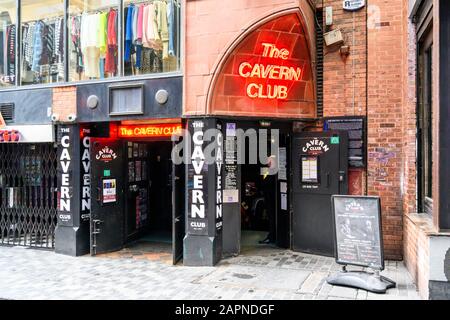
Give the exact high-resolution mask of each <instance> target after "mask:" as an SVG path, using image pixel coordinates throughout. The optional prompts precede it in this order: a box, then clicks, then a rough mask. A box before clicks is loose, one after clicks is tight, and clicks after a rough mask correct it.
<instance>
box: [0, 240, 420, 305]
mask: <svg viewBox="0 0 450 320" xmlns="http://www.w3.org/2000/svg"><path fill="white" fill-rule="evenodd" d="M133 250H134V251H133ZM142 252H145V254H143V253H142ZM151 252H152V251H151V250H148V249H147V248H145V247H142V246H140V247H138V248H137V249H132V248H131V249H130V248H127V249H125V250H123V251H121V252H118V253H113V254H108V255H102V256H101V257H91V256H83V257H78V258H74V257H67V256H62V255H58V254H55V253H54V252H52V251H40V250H24V249H23V248H18V247H0V299H33V300H56V299H87V300H99V299H107V300H110V299H125V300H130V299H191V300H196V299H248V300H252V299H283V300H292V299H295V300H297V299H321V300H325V299H375V300H378V299H419V295H418V293H417V290H416V286H415V285H414V283H413V282H412V277H411V276H410V275H409V273H408V271H407V269H406V268H405V266H404V264H403V263H402V262H396V261H394V262H387V263H386V266H387V267H386V270H385V271H383V272H382V273H381V274H382V275H384V276H386V277H389V278H391V279H392V280H394V281H396V282H397V288H395V289H391V290H389V291H388V293H387V294H385V295H376V294H373V293H367V292H365V291H364V290H356V289H350V288H343V287H334V286H331V285H329V284H328V283H326V281H325V279H326V277H327V276H328V275H329V274H330V273H332V272H335V271H337V270H340V269H341V267H340V266H339V265H337V264H336V263H335V261H334V259H333V258H329V257H321V256H315V255H310V254H304V253H298V252H295V253H294V252H292V251H290V250H283V249H275V248H270V249H267V248H263V247H261V248H256V249H255V250H249V251H246V252H245V253H243V254H242V255H240V256H238V257H231V258H228V259H224V260H223V261H222V262H221V263H220V264H219V265H218V266H216V267H184V266H182V264H179V265H177V266H172V265H171V264H170V259H168V258H167V257H170V254H167V253H164V251H163V250H160V251H159V252H158V253H157V255H155V254H152V253H151ZM358 269H359V270H361V269H362V268H352V270H358ZM249 275H250V277H249ZM220 279H224V280H223V281H220Z"/></svg>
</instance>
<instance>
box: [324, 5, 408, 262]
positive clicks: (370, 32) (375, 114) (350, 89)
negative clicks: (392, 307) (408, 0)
mask: <svg viewBox="0 0 450 320" xmlns="http://www.w3.org/2000/svg"><path fill="white" fill-rule="evenodd" d="M323 5H324V7H327V6H331V7H333V25H332V26H331V27H330V28H329V29H327V30H324V31H325V32H326V31H329V30H332V29H340V30H341V32H342V35H343V38H344V45H348V46H349V47H350V55H349V56H348V57H347V58H344V57H342V56H341V55H340V53H339V47H337V48H336V47H335V48H333V47H331V48H326V49H325V57H324V116H349V115H366V116H367V117H368V170H367V172H362V173H361V175H362V178H366V177H365V176H366V174H367V185H368V190H364V187H365V186H363V188H362V189H363V190H364V191H367V193H368V194H370V195H379V196H380V197H381V203H382V212H383V240H384V245H385V255H386V258H388V259H402V246H403V236H402V233H403V228H402V214H403V205H404V202H403V201H402V197H401V196H400V195H401V194H402V189H401V185H402V180H403V177H402V175H403V174H404V173H405V172H404V171H402V168H403V169H405V168H406V169H407V170H408V173H410V170H411V167H410V166H406V165H404V164H403V163H404V161H410V160H411V159H410V158H409V157H408V158H405V157H404V153H403V146H404V144H407V145H408V146H410V144H411V141H410V140H408V141H403V136H404V134H405V133H406V131H404V125H403V114H404V112H403V111H404V110H403V107H404V104H403V100H404V97H403V92H404V91H403V87H402V83H403V82H402V80H403V74H404V68H405V64H404V50H403V36H404V35H405V32H406V30H405V28H404V26H403V21H404V20H403V18H404V14H403V11H402V10H403V5H404V4H403V1H401V0H395V1H389V2H387V1H384V0H369V1H367V5H366V8H365V9H363V10H359V11H357V12H346V11H344V10H343V9H342V1H339V0H325V1H324V3H323ZM413 117H414V115H410V118H409V119H405V122H407V123H408V124H410V123H411V119H413ZM410 131H411V130H409V131H408V133H410ZM413 136H414V134H413ZM413 152H414V150H409V153H408V155H411V154H412V153H413ZM413 163H414V159H413ZM412 167H414V165H413V166H412ZM359 180H361V181H365V179H359ZM411 185H414V181H413V180H411V179H410V180H409V181H408V184H407V187H408V188H410V186H411ZM411 197H414V195H413V196H411ZM406 201H408V205H409V203H410V198H408V199H407V200H406Z"/></svg>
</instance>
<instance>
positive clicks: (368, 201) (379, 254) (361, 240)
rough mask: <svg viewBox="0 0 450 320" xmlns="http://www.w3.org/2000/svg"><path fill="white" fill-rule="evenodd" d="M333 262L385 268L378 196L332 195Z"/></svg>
mask: <svg viewBox="0 0 450 320" xmlns="http://www.w3.org/2000/svg"><path fill="white" fill-rule="evenodd" d="M332 201H333V203H332V210H333V218H334V228H335V235H336V236H335V240H336V241H335V253H336V262H337V263H339V264H345V265H349V264H350V265H356V266H363V267H369V268H372V269H378V270H383V269H384V256H383V239H382V237H381V209H380V199H379V198H378V197H361V196H356V197H354V196H333V197H332Z"/></svg>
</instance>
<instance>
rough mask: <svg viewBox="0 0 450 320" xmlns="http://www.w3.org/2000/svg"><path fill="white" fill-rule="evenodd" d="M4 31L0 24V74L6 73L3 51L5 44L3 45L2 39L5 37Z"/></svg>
mask: <svg viewBox="0 0 450 320" xmlns="http://www.w3.org/2000/svg"><path fill="white" fill-rule="evenodd" d="M24 30H26V27H25V28H24ZM5 33H6V30H5V28H4V27H3V26H2V27H1V29H0V75H5V74H6V70H5V69H6V60H5V55H4V53H5V51H6V48H7V47H6V46H5V41H4V37H5Z"/></svg>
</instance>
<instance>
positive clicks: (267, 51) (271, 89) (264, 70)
mask: <svg viewBox="0 0 450 320" xmlns="http://www.w3.org/2000/svg"><path fill="white" fill-rule="evenodd" d="M261 45H262V47H263V52H262V57H264V58H275V59H281V61H284V60H288V59H289V55H290V52H289V50H287V49H286V48H277V46H276V45H274V44H272V43H265V42H264V43H262V44H261ZM301 74H302V69H301V68H300V67H290V66H283V65H275V64H263V63H257V64H253V65H252V64H251V63H249V62H247V61H244V62H242V63H241V64H240V65H239V75H240V76H241V77H242V78H256V79H272V80H288V81H300V80H301ZM246 93H247V96H248V97H249V98H260V99H287V97H288V86H287V85H281V84H270V83H267V84H266V85H263V84H260V83H254V82H251V83H249V84H247V89H246Z"/></svg>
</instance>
